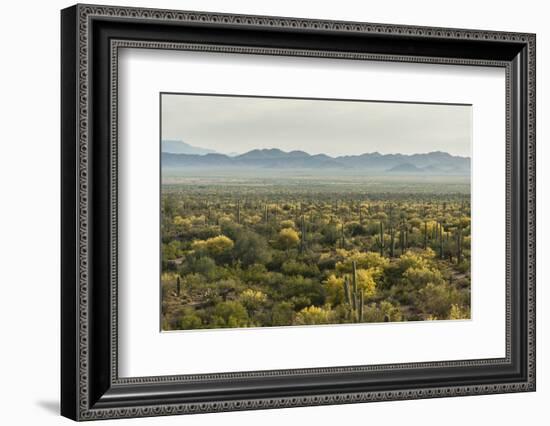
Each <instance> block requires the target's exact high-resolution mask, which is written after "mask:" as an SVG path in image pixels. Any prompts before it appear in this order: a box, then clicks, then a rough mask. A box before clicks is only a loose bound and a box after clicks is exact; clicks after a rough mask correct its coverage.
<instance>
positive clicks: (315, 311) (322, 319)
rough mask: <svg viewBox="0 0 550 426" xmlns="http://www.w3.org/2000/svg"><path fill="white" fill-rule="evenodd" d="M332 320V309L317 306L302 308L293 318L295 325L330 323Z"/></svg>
mask: <svg viewBox="0 0 550 426" xmlns="http://www.w3.org/2000/svg"><path fill="white" fill-rule="evenodd" d="M332 322H333V315H332V311H331V310H330V309H325V308H321V307H318V306H308V307H306V308H304V309H302V310H301V311H300V312H298V313H297V314H296V318H295V319H294V324H296V325H314V324H330V323H332Z"/></svg>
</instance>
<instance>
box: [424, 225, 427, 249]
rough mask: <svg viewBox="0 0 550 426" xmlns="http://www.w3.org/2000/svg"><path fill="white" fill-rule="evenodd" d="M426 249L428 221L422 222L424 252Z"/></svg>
mask: <svg viewBox="0 0 550 426" xmlns="http://www.w3.org/2000/svg"><path fill="white" fill-rule="evenodd" d="M427 248H428V221H427V220H425V221H424V250H426V249H427Z"/></svg>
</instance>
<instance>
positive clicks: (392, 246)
mask: <svg viewBox="0 0 550 426" xmlns="http://www.w3.org/2000/svg"><path fill="white" fill-rule="evenodd" d="M394 256H395V228H394V227H393V226H390V257H394Z"/></svg>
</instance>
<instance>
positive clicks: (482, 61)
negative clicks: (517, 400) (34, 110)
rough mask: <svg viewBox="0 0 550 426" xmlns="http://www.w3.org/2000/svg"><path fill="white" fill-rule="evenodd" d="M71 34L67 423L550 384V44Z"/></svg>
mask: <svg viewBox="0 0 550 426" xmlns="http://www.w3.org/2000/svg"><path fill="white" fill-rule="evenodd" d="M61 30H62V31H61V33H62V40H61V48H62V76H61V78H62V93H61V97H62V123H61V127H62V153H61V155H62V185H61V186H62V283H61V286H62V289H61V306H62V312H61V315H62V330H61V334H62V359H61V365H62V377H61V383H62V389H61V411H62V414H63V415H64V416H66V417H69V418H71V419H74V420H93V419H105V418H122V417H141V416H158V415H170V414H188V413H206V412H215V411H230V410H249V409H266V408H279V407H293V406H309V405H322V404H345V403H354V402H369V401H382V400H399V399H417V398H436V397H446V396H465V395H478V394H490V393H504V392H522V391H534V390H535V35H533V34H520V33H504V32H494V31H479V30H462V29H449V28H425V27H412V26H402V25H387V24H369V23H360V22H335V21H320V20H308V19H301V18H300V19H298V18H280V17H267V16H242V15H227V14H217V13H202V12H187V11H169V10H154V9H137V8H128V7H104V6H90V5H76V6H73V7H70V8H67V9H64V10H63V11H62V12H61Z"/></svg>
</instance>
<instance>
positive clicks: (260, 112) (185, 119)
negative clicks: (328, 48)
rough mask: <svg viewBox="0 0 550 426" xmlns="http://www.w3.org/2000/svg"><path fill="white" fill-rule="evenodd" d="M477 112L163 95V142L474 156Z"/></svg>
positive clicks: (234, 148) (233, 148) (236, 148)
mask: <svg viewBox="0 0 550 426" xmlns="http://www.w3.org/2000/svg"><path fill="white" fill-rule="evenodd" d="M471 134H472V114H471V106H462V105H433V104H432V105H425V104H402V103H384V102H349V101H348V102H346V101H322V100H302V99H299V100H298V99H272V98H271V99H270V98H250V97H229V96H210V95H209V96H197V95H171V94H170V95H169V94H163V95H162V139H179V140H182V141H183V142H186V143H188V144H190V145H194V146H199V147H202V148H210V149H214V150H216V151H218V152H221V153H230V152H237V153H239V154H242V153H244V152H247V151H250V150H252V149H256V148H279V149H281V150H283V151H293V150H301V151H306V152H308V153H310V154H319V153H324V154H328V155H330V156H339V155H356V154H363V153H366V152H375V151H378V152H380V153H382V154H389V153H403V154H413V153H424V152H431V151H445V152H448V153H450V154H453V155H461V156H468V157H469V156H470V155H471V150H470V149H471Z"/></svg>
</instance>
